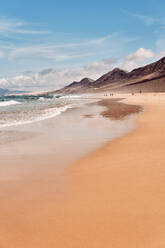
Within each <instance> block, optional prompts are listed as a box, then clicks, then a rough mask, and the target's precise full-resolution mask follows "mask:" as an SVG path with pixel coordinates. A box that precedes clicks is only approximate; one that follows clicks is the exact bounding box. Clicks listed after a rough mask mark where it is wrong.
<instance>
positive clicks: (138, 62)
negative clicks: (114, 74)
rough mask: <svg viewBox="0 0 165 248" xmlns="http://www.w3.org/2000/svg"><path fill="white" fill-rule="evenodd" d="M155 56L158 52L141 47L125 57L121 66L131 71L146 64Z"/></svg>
mask: <svg viewBox="0 0 165 248" xmlns="http://www.w3.org/2000/svg"><path fill="white" fill-rule="evenodd" d="M154 57H156V54H155V53H154V52H153V51H152V50H149V49H145V48H139V49H138V50H137V51H136V52H135V53H132V54H129V55H128V56H126V58H124V60H123V62H122V64H121V67H122V68H123V69H125V70H128V71H130V70H133V69H134V68H136V67H138V66H142V65H144V64H145V63H146V62H148V61H149V60H151V59H153V58H154Z"/></svg>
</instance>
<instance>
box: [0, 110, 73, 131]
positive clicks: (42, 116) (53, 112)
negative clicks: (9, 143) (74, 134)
mask: <svg viewBox="0 0 165 248" xmlns="http://www.w3.org/2000/svg"><path fill="white" fill-rule="evenodd" d="M68 108H72V107H71V105H66V106H64V107H59V108H51V109H45V110H44V111H43V112H42V113H41V114H40V115H39V116H36V117H29V119H27V120H21V121H17V120H15V121H12V122H8V123H3V124H0V128H4V127H11V126H18V125H25V124H30V123H33V122H39V121H43V120H46V119H50V118H53V117H55V116H58V115H60V114H61V113H62V112H65V111H66V110H67V109H68Z"/></svg>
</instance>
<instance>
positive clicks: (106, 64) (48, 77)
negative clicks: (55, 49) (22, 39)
mask: <svg viewBox="0 0 165 248" xmlns="http://www.w3.org/2000/svg"><path fill="white" fill-rule="evenodd" d="M116 62H117V59H115V58H108V59H104V60H101V61H100V62H93V63H90V64H87V65H84V66H82V67H80V68H76V69H72V70H70V69H65V70H55V69H53V68H48V69H44V70H42V71H40V72H32V71H27V72H25V73H24V74H22V75H18V76H15V77H10V78H1V79H0V87H1V88H10V89H23V90H30V91H36V90H52V89H59V88H61V87H64V86H65V85H67V84H69V83H72V82H73V81H79V80H81V79H82V78H83V77H90V78H92V79H97V78H98V77H100V76H101V75H102V74H103V73H106V72H107V71H109V70H111V69H112V68H113V67H114V65H115V64H116Z"/></svg>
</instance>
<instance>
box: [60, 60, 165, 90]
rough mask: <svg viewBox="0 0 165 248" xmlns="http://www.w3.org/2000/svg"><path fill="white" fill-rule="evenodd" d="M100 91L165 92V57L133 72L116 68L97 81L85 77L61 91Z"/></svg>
mask: <svg viewBox="0 0 165 248" xmlns="http://www.w3.org/2000/svg"><path fill="white" fill-rule="evenodd" d="M100 91H104V92H105V91H111V92H112V91H114V92H115V91H118V92H139V91H140V92H141V91H143V92H165V57H164V58H162V59H160V60H159V61H156V62H154V63H152V64H149V65H146V66H143V67H140V68H137V69H134V70H132V71H131V72H127V71H124V70H121V69H119V68H115V69H113V70H112V71H110V72H108V73H106V74H104V75H103V76H101V77H100V78H99V79H97V80H96V81H93V80H91V79H88V78H85V79H82V80H81V81H80V82H73V83H72V84H70V85H68V86H66V87H65V88H63V89H61V90H60V91H58V92H59V93H84V92H100Z"/></svg>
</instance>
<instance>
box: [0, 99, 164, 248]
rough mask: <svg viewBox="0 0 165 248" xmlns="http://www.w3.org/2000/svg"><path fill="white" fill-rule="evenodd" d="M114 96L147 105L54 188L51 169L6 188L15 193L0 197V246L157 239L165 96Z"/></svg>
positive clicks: (125, 246)
mask: <svg viewBox="0 0 165 248" xmlns="http://www.w3.org/2000/svg"><path fill="white" fill-rule="evenodd" d="M115 97H116V96H115ZM117 97H119V98H120V97H122V98H125V99H123V100H122V102H124V103H126V104H133V105H139V106H145V107H146V108H147V110H146V112H143V113H142V114H140V115H139V116H138V120H137V122H138V128H137V129H135V130H134V131H133V132H129V133H128V134H127V135H124V136H121V137H119V138H117V139H115V140H112V141H110V142H107V143H105V145H103V146H102V147H101V148H98V149H97V150H96V151H94V152H92V153H90V154H89V155H87V156H85V157H83V158H82V159H80V160H79V161H77V162H75V163H73V164H71V165H70V166H69V167H68V168H67V169H65V170H64V171H63V173H62V175H61V176H60V178H59V179H58V180H59V181H60V185H59V186H57V188H56V187H55V183H56V182H54V180H55V179H54V175H53V174H52V173H51V170H50V172H49V174H50V175H49V176H50V178H49V180H48V178H45V177H46V176H48V174H45V173H44V175H45V177H41V178H37V181H36V180H32V182H31V184H30V185H29V186H30V187H28V188H27V187H25V186H24V185H22V186H23V187H21V189H20V188H18V186H17V188H15V187H14V188H12V191H13V193H14V196H15V193H16V194H17V197H16V198H15V197H14V198H13V196H12V197H11V198H7V197H6V195H5V198H4V199H3V201H2V199H1V202H0V203H1V205H0V206H1V207H0V210H1V211H0V212H1V216H0V217H1V222H2V224H1V225H0V232H1V234H2V235H1V237H0V244H1V245H2V246H3V247H10V246H11V245H12V246H15V247H17V248H22V247H24V248H29V247H30V248H40V247H43V248H45V247H48V248H49V247H59V248H65V247H66V248H77V247H85V248H100V247H117V248H132V247H137V248H141V247H153V248H155V247H156V246H161V245H163V244H164V242H165V238H164V228H165V220H164V218H163V217H164V209H165V200H164V188H165V181H164V175H165V169H164V160H165V155H164V143H163V141H164V139H165V137H164V135H165V130H164V129H165V127H164V125H163V123H164V122H163V120H162V118H164V119H165V117H164V116H163V115H164V112H165V98H164V95H163V96H161V95H158V94H157V95H156V96H154V95H153V94H152V95H147V96H146V95H137V96H130V95H128V96H117ZM108 102H110V101H109V100H108ZM104 103H105V102H104ZM106 104H107V100H106ZM109 106H110V105H109ZM115 108H116V106H115ZM121 109H123V107H122V108H121ZM105 111H107V110H105ZM109 111H110V115H111V114H112V113H111V110H110V109H109ZM122 113H123V112H122ZM82 114H83V113H82ZM118 116H119V115H118ZM122 117H123V114H122ZM108 121H109V120H108ZM102 128H103V127H102ZM146 154H147V155H146ZM50 162H51V166H53V161H51V160H50V161H47V163H48V165H49V164H50ZM51 166H50V167H49V169H50V168H51ZM52 168H53V167H52ZM37 169H39V168H37ZM36 172H37V171H36ZM38 172H39V171H38ZM36 185H37V190H38V193H37V195H36V194H35V193H36V192H35V193H34V192H33V191H34V189H35V187H36ZM2 186H3V184H2ZM54 187H55V188H54ZM29 188H30V189H29ZM50 189H51V190H50ZM39 190H41V192H40V191H39ZM1 195H2V196H3V194H2V191H1ZM12 199H13V200H14V202H13V201H12ZM11 206H12V207H11ZM6 216H7V218H6Z"/></svg>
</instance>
